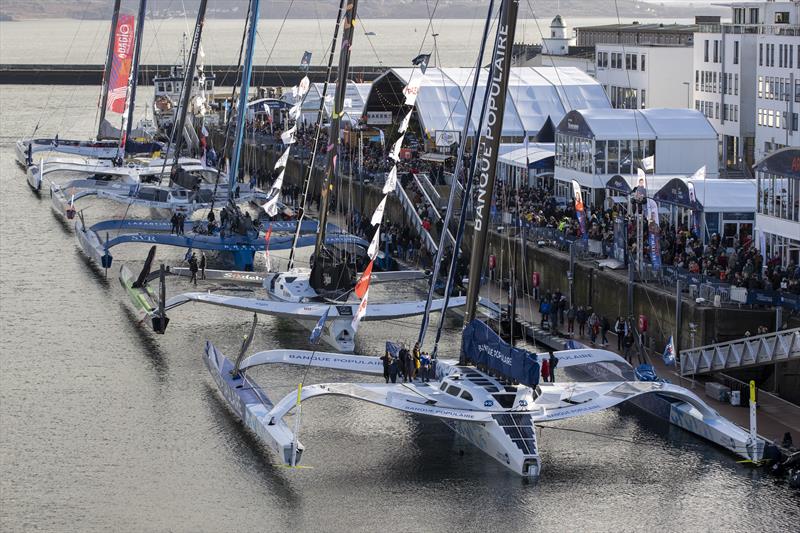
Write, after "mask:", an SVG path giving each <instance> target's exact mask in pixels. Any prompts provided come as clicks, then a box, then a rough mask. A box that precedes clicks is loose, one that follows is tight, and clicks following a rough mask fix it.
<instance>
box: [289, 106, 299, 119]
mask: <svg viewBox="0 0 800 533" xmlns="http://www.w3.org/2000/svg"><path fill="white" fill-rule="evenodd" d="M289 118H291V119H293V120H297V119H298V118H300V104H299V103H297V104H295V105H293V106H292V107H291V108H290V109H289Z"/></svg>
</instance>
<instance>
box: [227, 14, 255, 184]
mask: <svg viewBox="0 0 800 533" xmlns="http://www.w3.org/2000/svg"><path fill="white" fill-rule="evenodd" d="M260 7H261V0H250V27H249V31H248V33H247V49H246V51H245V56H244V69H243V70H242V86H241V88H240V89H239V108H238V109H237V110H236V132H235V134H234V137H233V154H231V165H230V170H229V174H228V197H229V198H233V184H234V183H235V182H236V181H237V180H238V178H239V158H240V157H241V155H242V143H243V142H244V121H245V117H246V116H247V95H248V93H249V92H250V78H251V76H252V75H253V53H254V51H255V45H256V29H258V17H259V8H260Z"/></svg>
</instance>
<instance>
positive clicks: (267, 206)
mask: <svg viewBox="0 0 800 533" xmlns="http://www.w3.org/2000/svg"><path fill="white" fill-rule="evenodd" d="M279 196H280V195H279V194H276V195H275V196H273V197H272V198H270V199H269V200H267V201H266V202H265V203H264V205H263V206H261V207H263V208H264V211H266V212H267V214H268V215H269V216H271V217H274V216H275V215H277V214H278V197H279Z"/></svg>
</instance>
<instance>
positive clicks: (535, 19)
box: [526, 0, 574, 111]
mask: <svg viewBox="0 0 800 533" xmlns="http://www.w3.org/2000/svg"><path fill="white" fill-rule="evenodd" d="M526 1H527V2H528V8H529V9H530V10H531V15H533V20H534V21H535V22H536V30H537V31H538V32H539V38H540V39H542V44H543V45H545V50H544V51H545V52H549V49H548V48H547V45H546V44H545V42H544V38H545V37H544V34H543V33H542V28H541V26H540V25H539V19H538V18H537V17H536V13H535V11H534V10H533V6H532V5H531V0H526ZM548 55H550V54H548ZM550 65H551V66H552V67H553V71H554V72H555V75H556V79H558V85H559V86H560V87H561V92H562V93H563V94H564V98H565V99H566V100H567V106H569V109H567V111H570V110H572V109H574V106H573V105H572V102H570V99H569V94H567V91H566V90H564V82H562V81H561V74H559V72H558V67H556V62H555V59H553V56H550ZM562 105H563V103H562Z"/></svg>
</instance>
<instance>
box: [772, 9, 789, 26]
mask: <svg viewBox="0 0 800 533" xmlns="http://www.w3.org/2000/svg"><path fill="white" fill-rule="evenodd" d="M775 24H789V12H788V11H777V12H776V13H775Z"/></svg>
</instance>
